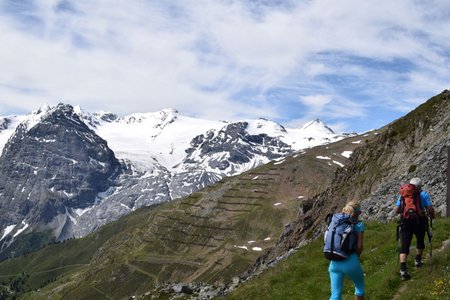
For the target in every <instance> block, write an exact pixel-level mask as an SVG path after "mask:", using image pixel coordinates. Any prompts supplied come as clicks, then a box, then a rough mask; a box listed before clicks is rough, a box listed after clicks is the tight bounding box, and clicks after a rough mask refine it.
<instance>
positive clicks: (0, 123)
mask: <svg viewBox="0 0 450 300" xmlns="http://www.w3.org/2000/svg"><path fill="white" fill-rule="evenodd" d="M9 124H11V120H10V119H8V118H1V119H0V131H2V130H5V129H7V128H8V126H9Z"/></svg>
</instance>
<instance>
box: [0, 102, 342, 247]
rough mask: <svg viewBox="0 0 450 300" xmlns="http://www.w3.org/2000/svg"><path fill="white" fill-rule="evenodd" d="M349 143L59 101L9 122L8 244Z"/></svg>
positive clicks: (79, 232)
mask: <svg viewBox="0 0 450 300" xmlns="http://www.w3.org/2000/svg"><path fill="white" fill-rule="evenodd" d="M343 137H345V135H337V134H335V133H334V132H333V131H332V130H331V129H330V128H328V127H327V126H326V125H325V124H324V123H323V122H321V121H320V120H315V121H312V122H310V123H308V124H306V125H304V126H302V127H300V128H294V129H288V128H285V127H283V126H282V125H280V124H278V123H276V122H273V121H270V120H266V119H258V120H243V121H239V122H225V121H210V120H202V119H196V118H191V117H187V116H184V115H182V114H180V113H179V112H178V111H176V110H175V109H164V110H161V111H158V112H154V113H140V114H132V115H129V116H125V117H119V116H117V115H115V114H112V113H105V112H97V113H93V114H91V113H89V112H86V111H84V110H82V109H81V108H80V107H72V106H70V105H66V104H59V105H57V106H55V107H49V106H46V105H45V106H43V107H41V108H40V109H39V110H37V111H35V112H33V113H32V114H30V115H28V116H8V117H0V150H3V151H2V155H1V157H0V213H1V214H0V236H1V237H2V238H1V239H0V243H1V242H4V245H3V247H5V245H7V244H8V243H11V242H12V241H13V240H14V237H16V236H18V234H19V233H21V232H22V231H24V230H25V229H28V230H33V229H35V230H42V229H45V228H50V229H51V230H53V233H54V234H55V236H56V237H57V239H59V240H63V239H66V238H69V237H73V236H75V237H81V236H84V235H86V234H88V233H90V232H92V231H93V230H95V229H96V228H97V227H99V226H101V225H104V224H106V223H108V222H111V221H114V220H116V219H117V218H119V217H120V216H122V215H124V214H127V213H129V212H131V211H133V210H135V209H137V208H139V207H143V206H148V205H152V204H156V203H160V202H165V201H170V200H172V199H175V198H179V197H182V196H185V195H188V194H191V193H192V192H195V191H197V190H199V189H201V188H203V187H205V186H207V185H210V184H213V183H215V182H217V181H218V180H220V179H221V178H223V177H226V176H231V175H236V174H239V173H241V172H244V171H246V170H249V169H251V168H254V167H256V166H258V165H261V164H264V163H267V162H269V161H271V160H275V159H280V158H282V157H284V156H286V155H288V154H291V153H293V152H295V151H299V150H301V149H304V148H308V147H312V146H316V145H319V144H324V143H329V142H332V141H336V140H338V139H341V138H343ZM0 246H1V244H0Z"/></svg>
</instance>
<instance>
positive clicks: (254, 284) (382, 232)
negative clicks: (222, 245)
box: [226, 218, 450, 300]
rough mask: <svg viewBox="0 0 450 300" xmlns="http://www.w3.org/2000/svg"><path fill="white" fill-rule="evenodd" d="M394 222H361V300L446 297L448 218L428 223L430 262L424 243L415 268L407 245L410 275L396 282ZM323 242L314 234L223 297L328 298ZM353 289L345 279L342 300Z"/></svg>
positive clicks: (449, 293)
mask: <svg viewBox="0 0 450 300" xmlns="http://www.w3.org/2000/svg"><path fill="white" fill-rule="evenodd" d="M395 227H396V223H389V224H387V225H386V224H380V223H375V222H368V223H366V231H365V235H364V252H363V254H362V255H361V262H362V266H363V270H364V273H365V284H366V299H376V300H381V299H399V300H401V299H405V300H406V299H436V300H437V299H450V218H445V219H437V220H435V221H434V223H433V239H432V243H433V252H432V259H431V266H430V258H429V250H430V245H429V243H426V250H425V252H424V257H425V265H424V266H423V267H422V268H420V269H415V268H414V264H413V257H412V259H411V256H412V255H414V253H415V249H412V251H411V255H410V257H409V259H408V263H409V270H410V271H411V275H412V279H411V280H409V281H406V282H402V281H400V276H399V263H398V259H397V255H398V254H397V243H396V237H395V229H396V228H395ZM414 241H415V239H413V245H414ZM444 241H446V243H444ZM322 245H323V242H322V240H321V239H320V238H319V239H316V240H315V241H314V242H312V243H310V244H308V245H307V246H305V247H303V248H301V249H300V250H299V251H298V252H296V253H295V254H294V255H292V256H290V257H289V258H288V259H286V260H284V261H282V262H281V263H279V264H278V265H276V267H274V268H271V269H269V270H268V271H266V272H264V273H262V274H261V275H259V276H257V277H254V278H252V279H250V280H249V281H247V282H246V283H244V284H243V285H241V286H240V287H238V288H237V289H236V290H235V291H233V292H232V293H231V294H230V295H228V296H227V297H226V299H232V300H237V299H277V300H283V299H286V300H288V299H328V298H329V296H330V294H329V293H330V290H329V289H330V281H329V277H328V264H329V261H328V260H326V259H325V258H324V257H323V253H322ZM353 292H354V289H353V285H352V282H351V281H349V280H346V281H345V285H344V293H345V295H344V297H343V299H354V295H353Z"/></svg>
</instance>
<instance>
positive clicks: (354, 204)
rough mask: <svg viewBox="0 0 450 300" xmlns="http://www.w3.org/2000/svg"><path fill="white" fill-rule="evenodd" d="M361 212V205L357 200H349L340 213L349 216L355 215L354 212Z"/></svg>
mask: <svg viewBox="0 0 450 300" xmlns="http://www.w3.org/2000/svg"><path fill="white" fill-rule="evenodd" d="M358 209H359V210H361V203H360V202H359V201H358V200H351V201H349V202H347V204H346V205H345V206H344V208H343V209H342V212H343V213H345V214H348V215H350V216H353V215H355V213H356V210H358Z"/></svg>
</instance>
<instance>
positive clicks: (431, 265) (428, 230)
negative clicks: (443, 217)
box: [427, 217, 433, 273]
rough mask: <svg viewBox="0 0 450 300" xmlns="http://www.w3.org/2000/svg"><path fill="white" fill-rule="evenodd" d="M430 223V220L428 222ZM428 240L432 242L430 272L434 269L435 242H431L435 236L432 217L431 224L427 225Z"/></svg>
mask: <svg viewBox="0 0 450 300" xmlns="http://www.w3.org/2000/svg"><path fill="white" fill-rule="evenodd" d="M427 223H428V222H427ZM427 235H428V242H430V273H431V271H432V270H433V264H432V262H433V260H432V259H433V243H432V242H431V240H432V238H433V219H432V218H431V217H430V226H427Z"/></svg>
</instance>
